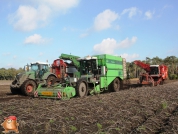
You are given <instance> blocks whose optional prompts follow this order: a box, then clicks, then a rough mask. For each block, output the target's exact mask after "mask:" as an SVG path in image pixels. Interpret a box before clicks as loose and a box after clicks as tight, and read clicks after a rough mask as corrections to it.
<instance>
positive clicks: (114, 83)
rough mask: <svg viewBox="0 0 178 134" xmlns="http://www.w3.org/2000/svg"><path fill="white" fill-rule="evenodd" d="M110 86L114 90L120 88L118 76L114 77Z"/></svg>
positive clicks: (116, 90) (117, 90)
mask: <svg viewBox="0 0 178 134" xmlns="http://www.w3.org/2000/svg"><path fill="white" fill-rule="evenodd" d="M111 88H112V89H113V91H114V92H119V90H120V88H121V82H120V80H119V79H118V78H115V79H114V80H113V82H112V83H111Z"/></svg>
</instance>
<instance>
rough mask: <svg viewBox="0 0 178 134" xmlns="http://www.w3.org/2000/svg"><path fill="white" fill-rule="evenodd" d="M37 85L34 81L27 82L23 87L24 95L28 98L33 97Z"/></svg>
mask: <svg viewBox="0 0 178 134" xmlns="http://www.w3.org/2000/svg"><path fill="white" fill-rule="evenodd" d="M36 87H37V86H36V83H35V82H34V81H32V80H27V81H25V82H24V84H23V85H22V89H21V90H22V93H23V94H24V95H27V96H33V94H34V91H35V89H36Z"/></svg>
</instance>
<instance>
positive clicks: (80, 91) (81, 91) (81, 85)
mask: <svg viewBox="0 0 178 134" xmlns="http://www.w3.org/2000/svg"><path fill="white" fill-rule="evenodd" d="M76 92H77V95H78V96H79V97H84V96H86V95H87V94H88V89H87V85H86V83H85V82H84V81H83V80H79V81H78V82H77V91H76Z"/></svg>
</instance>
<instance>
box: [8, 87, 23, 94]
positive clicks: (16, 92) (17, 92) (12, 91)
mask: <svg viewBox="0 0 178 134" xmlns="http://www.w3.org/2000/svg"><path fill="white" fill-rule="evenodd" d="M10 90H11V93H12V94H20V93H21V91H20V89H19V88H12V87H10Z"/></svg>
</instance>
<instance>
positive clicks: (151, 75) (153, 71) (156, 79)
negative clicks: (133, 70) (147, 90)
mask: <svg viewBox="0 0 178 134" xmlns="http://www.w3.org/2000/svg"><path fill="white" fill-rule="evenodd" d="M134 63H135V64H136V65H138V66H139V67H141V68H143V69H144V70H145V71H146V73H142V74H141V75H140V84H142V85H152V86H157V85H159V84H161V85H162V84H163V82H164V80H165V79H166V78H167V77H168V67H167V66H165V65H149V64H145V63H143V62H141V61H139V60H136V61H134Z"/></svg>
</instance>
